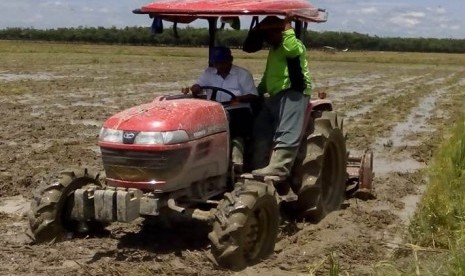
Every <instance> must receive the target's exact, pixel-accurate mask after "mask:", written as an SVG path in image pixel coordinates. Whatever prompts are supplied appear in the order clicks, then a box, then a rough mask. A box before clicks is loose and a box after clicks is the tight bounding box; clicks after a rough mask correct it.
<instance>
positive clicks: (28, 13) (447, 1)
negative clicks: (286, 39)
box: [0, 0, 465, 39]
mask: <svg viewBox="0 0 465 276" xmlns="http://www.w3.org/2000/svg"><path fill="white" fill-rule="evenodd" d="M150 2H153V1H151V0H148V1H144V0H112V1H110V0H55V1H49V0H39V1H37V0H14V1H13V0H0V29H4V28H8V27H23V28H36V29H54V28H59V27H79V26H82V27H99V26H102V27H112V26H115V27H117V28H122V27H126V26H147V27H148V26H150V24H151V21H150V19H149V18H148V16H147V15H135V14H133V13H132V10H133V9H135V8H139V7H141V6H143V5H145V4H148V3H150ZM311 3H312V4H313V5H314V6H316V7H318V8H324V9H326V10H327V11H328V14H329V17H328V21H327V22H326V23H321V24H311V25H310V26H309V28H310V29H312V30H316V31H337V32H339V31H340V32H357V33H361V34H368V35H371V36H380V37H433V38H459V39H465V0H442V1H439V0H403V1H400V0H391V1H380V0H371V1H370V0H365V1H354V0H312V1H311ZM244 25H247V24H244Z"/></svg>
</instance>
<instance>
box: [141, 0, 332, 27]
mask: <svg viewBox="0 0 465 276" xmlns="http://www.w3.org/2000/svg"><path fill="white" fill-rule="evenodd" d="M133 12H134V13H136V14H148V15H150V16H151V17H159V18H161V19H164V20H167V21H172V22H177V23H190V22H192V21H194V20H195V19H197V18H206V19H208V18H211V17H238V16H242V15H248V16H259V15H276V16H280V15H282V16H285V15H286V14H289V13H292V14H293V16H294V17H295V18H296V20H301V21H303V22H325V21H326V19H327V13H326V11H325V10H323V9H318V8H316V7H314V6H313V5H311V4H310V3H309V2H308V1H306V0H258V1H250V0H184V1H182V0H181V1H180V0H162V1H157V2H154V3H152V4H148V5H146V6H143V7H141V8H140V9H136V10H134V11H133Z"/></svg>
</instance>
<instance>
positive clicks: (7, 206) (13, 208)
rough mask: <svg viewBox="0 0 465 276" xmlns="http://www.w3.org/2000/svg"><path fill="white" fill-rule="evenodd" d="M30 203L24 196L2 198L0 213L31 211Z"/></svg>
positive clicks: (21, 213) (17, 213)
mask: <svg viewBox="0 0 465 276" xmlns="http://www.w3.org/2000/svg"><path fill="white" fill-rule="evenodd" d="M30 204H31V203H30V202H29V201H27V200H26V199H25V198H24V197H23V196H13V197H5V198H0V213H5V214H9V215H23V214H25V213H26V212H27V211H29V209H30Z"/></svg>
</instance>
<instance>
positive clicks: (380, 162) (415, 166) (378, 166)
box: [373, 153, 426, 176]
mask: <svg viewBox="0 0 465 276" xmlns="http://www.w3.org/2000/svg"><path fill="white" fill-rule="evenodd" d="M378 154H379V153H378ZM378 154H376V153H375V156H374V157H375V158H374V160H373V170H374V172H375V175H377V176H382V175H387V174H389V173H392V172H399V173H413V172H415V171H418V170H420V169H423V168H424V167H425V166H426V164H425V163H422V162H418V161H416V160H415V159H413V158H404V159H401V160H395V159H394V160H393V159H392V158H383V157H382V156H379V155H378Z"/></svg>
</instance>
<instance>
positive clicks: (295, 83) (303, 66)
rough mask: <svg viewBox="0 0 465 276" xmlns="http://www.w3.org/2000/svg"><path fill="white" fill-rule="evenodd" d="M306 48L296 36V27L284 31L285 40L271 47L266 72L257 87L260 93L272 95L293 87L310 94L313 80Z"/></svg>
mask: <svg viewBox="0 0 465 276" xmlns="http://www.w3.org/2000/svg"><path fill="white" fill-rule="evenodd" d="M306 52H307V50H306V48H305V46H304V44H303V43H302V41H300V40H299V39H297V37H296V36H295V32H294V29H289V30H286V31H284V32H283V42H282V43H281V45H280V46H279V47H278V48H271V49H270V51H269V53H268V59H267V61H266V68H265V73H263V77H262V80H261V82H260V84H259V85H258V87H257V89H258V92H259V93H260V94H265V93H268V94H270V96H274V95H276V94H278V93H279V92H280V91H282V90H285V89H289V88H292V89H294V90H297V91H302V92H303V93H304V94H306V95H310V93H311V90H312V81H311V78H310V72H309V70H308V61H307V57H306Z"/></svg>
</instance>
